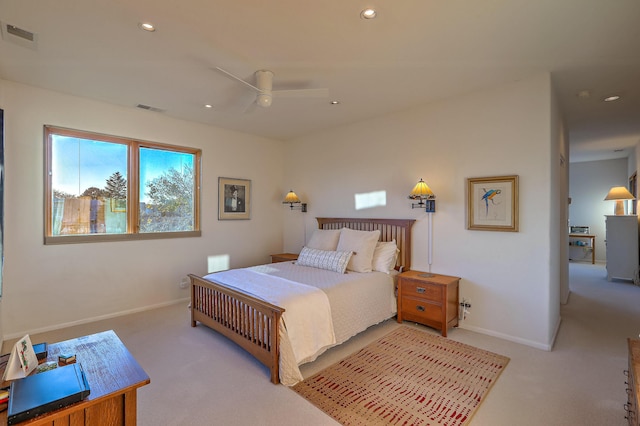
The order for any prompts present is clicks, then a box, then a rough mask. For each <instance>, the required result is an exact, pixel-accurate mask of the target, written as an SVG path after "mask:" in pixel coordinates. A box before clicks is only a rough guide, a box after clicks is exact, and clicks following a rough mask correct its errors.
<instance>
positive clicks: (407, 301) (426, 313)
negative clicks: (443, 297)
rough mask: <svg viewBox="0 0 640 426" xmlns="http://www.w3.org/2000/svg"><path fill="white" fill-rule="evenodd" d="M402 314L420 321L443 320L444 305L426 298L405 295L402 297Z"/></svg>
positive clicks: (408, 318)
mask: <svg viewBox="0 0 640 426" xmlns="http://www.w3.org/2000/svg"><path fill="white" fill-rule="evenodd" d="M402 315H403V317H404V319H406V320H409V321H416V322H420V323H424V322H428V321H434V322H441V321H442V305H441V304H439V303H434V302H430V301H428V300H424V299H414V298H413V297H404V298H403V299H402Z"/></svg>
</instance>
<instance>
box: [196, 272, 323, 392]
mask: <svg viewBox="0 0 640 426" xmlns="http://www.w3.org/2000/svg"><path fill="white" fill-rule="evenodd" d="M204 278H205V279H207V280H210V281H214V282H217V283H219V284H223V285H225V286H227V287H231V288H235V289H237V290H239V291H242V292H244V293H247V294H250V295H252V296H254V297H257V298H259V299H262V300H264V301H267V302H269V303H272V304H274V305H276V306H280V307H282V308H284V309H285V312H284V313H283V314H282V320H281V323H280V324H279V325H278V327H279V331H280V357H281V359H282V358H284V362H285V363H286V364H292V365H293V366H295V368H293V369H292V366H291V365H285V366H284V367H285V368H282V367H281V374H280V381H281V382H282V383H283V384H290V383H291V384H293V383H296V382H298V381H300V380H302V375H301V374H300V370H299V369H298V368H297V365H298V364H301V363H303V362H304V361H305V360H307V359H311V358H313V359H315V357H317V355H318V354H319V353H321V352H323V351H324V350H326V348H328V347H330V346H333V345H334V344H335V343H336V337H335V334H334V328H333V321H332V317H331V308H330V306H329V299H328V298H327V295H326V294H325V293H324V292H323V291H321V290H319V289H317V288H315V287H312V286H308V285H305V284H301V283H296V282H293V281H290V280H287V279H284V278H280V277H276V276H272V275H269V274H265V273H263V272H260V271H259V270H255V269H252V268H246V269H232V270H229V271H223V272H217V273H214V274H209V275H207V276H205V277H204ZM282 364H283V363H282V362H281V365H282Z"/></svg>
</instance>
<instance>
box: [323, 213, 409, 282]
mask: <svg viewBox="0 0 640 426" xmlns="http://www.w3.org/2000/svg"><path fill="white" fill-rule="evenodd" d="M316 219H317V220H318V228H320V229H342V228H349V229H355V230H357V231H375V230H376V229H379V230H380V241H391V240H396V244H397V245H398V249H399V250H400V253H398V260H397V262H396V269H400V267H402V268H403V269H404V270H409V269H411V227H412V226H413V223H414V222H415V220H414V219H363V218H351V219H345V218H335V217H318V218H316Z"/></svg>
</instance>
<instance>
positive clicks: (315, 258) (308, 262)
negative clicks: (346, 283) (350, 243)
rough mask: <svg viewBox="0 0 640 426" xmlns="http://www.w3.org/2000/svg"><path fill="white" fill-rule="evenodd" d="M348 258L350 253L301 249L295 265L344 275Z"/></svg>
mask: <svg viewBox="0 0 640 426" xmlns="http://www.w3.org/2000/svg"><path fill="white" fill-rule="evenodd" d="M350 258H351V252H350V251H329V250H318V249H313V248H309V247H302V251H300V254H299V255H298V260H297V261H296V264H298V265H300V266H312V267H314V268H320V269H326V270H328V271H334V272H339V273H341V274H344V271H345V269H347V264H348V263H349V259H350Z"/></svg>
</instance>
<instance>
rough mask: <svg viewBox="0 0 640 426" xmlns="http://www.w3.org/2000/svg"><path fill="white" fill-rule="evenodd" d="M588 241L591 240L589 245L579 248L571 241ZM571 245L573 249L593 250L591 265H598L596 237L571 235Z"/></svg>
mask: <svg viewBox="0 0 640 426" xmlns="http://www.w3.org/2000/svg"><path fill="white" fill-rule="evenodd" d="M580 239H586V240H589V245H584V246H579V245H577V244H572V243H571V240H580ZM569 245H570V246H573V247H583V248H588V249H591V264H592V265H593V264H595V263H596V236H595V235H593V234H569Z"/></svg>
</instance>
